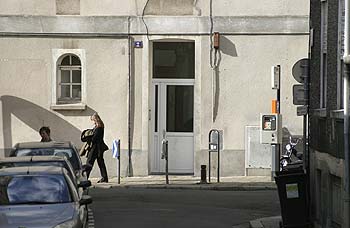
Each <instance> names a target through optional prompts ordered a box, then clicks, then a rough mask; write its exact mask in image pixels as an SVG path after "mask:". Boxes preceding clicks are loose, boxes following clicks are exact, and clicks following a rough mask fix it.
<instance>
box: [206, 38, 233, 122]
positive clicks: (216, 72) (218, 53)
mask: <svg viewBox="0 0 350 228" xmlns="http://www.w3.org/2000/svg"><path fill="white" fill-rule="evenodd" d="M222 53H224V54H226V55H229V56H231V57H237V50H236V46H235V44H234V43H232V41H231V40H229V39H227V38H226V37H225V36H223V35H222V36H220V48H219V49H215V50H213V49H211V50H210V58H211V60H210V63H211V67H212V69H213V77H214V78H213V85H212V86H213V90H214V97H213V102H214V103H213V122H215V121H216V117H217V115H218V110H219V101H220V99H219V98H220V63H221V60H222Z"/></svg>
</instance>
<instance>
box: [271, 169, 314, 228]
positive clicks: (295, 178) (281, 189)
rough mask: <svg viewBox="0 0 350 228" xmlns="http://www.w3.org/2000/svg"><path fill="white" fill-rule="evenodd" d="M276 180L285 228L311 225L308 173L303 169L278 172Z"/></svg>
mask: <svg viewBox="0 0 350 228" xmlns="http://www.w3.org/2000/svg"><path fill="white" fill-rule="evenodd" d="M275 181H276V184H277V189H278V196H279V199H280V205H281V215H282V223H281V224H280V226H281V227H284V228H299V227H309V225H310V222H309V209H308V196H307V189H306V174H305V173H304V171H303V170H289V171H280V172H276V176H275Z"/></svg>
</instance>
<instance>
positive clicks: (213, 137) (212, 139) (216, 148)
mask: <svg viewBox="0 0 350 228" xmlns="http://www.w3.org/2000/svg"><path fill="white" fill-rule="evenodd" d="M220 139H221V137H220V131H219V130H216V129H212V130H210V132H209V182H210V177H211V175H210V169H211V153H212V152H214V153H217V156H218V164H217V172H218V173H217V181H218V182H220Z"/></svg>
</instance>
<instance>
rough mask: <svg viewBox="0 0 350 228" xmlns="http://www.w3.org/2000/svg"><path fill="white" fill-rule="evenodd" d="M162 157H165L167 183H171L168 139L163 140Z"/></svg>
mask: <svg viewBox="0 0 350 228" xmlns="http://www.w3.org/2000/svg"><path fill="white" fill-rule="evenodd" d="M161 158H162V159H165V183H166V184H169V164H168V140H166V139H163V140H162V153H161Z"/></svg>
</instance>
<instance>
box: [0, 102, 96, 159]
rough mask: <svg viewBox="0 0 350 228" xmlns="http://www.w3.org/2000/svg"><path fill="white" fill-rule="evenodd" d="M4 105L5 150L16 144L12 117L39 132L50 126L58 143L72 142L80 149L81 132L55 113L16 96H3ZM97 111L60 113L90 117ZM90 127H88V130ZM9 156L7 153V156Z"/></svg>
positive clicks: (36, 139)
mask: <svg viewBox="0 0 350 228" xmlns="http://www.w3.org/2000/svg"><path fill="white" fill-rule="evenodd" d="M0 101H1V103H2V121H3V123H2V124H3V129H2V131H3V135H4V148H5V152H6V149H9V148H11V147H12V146H13V145H14V144H15V143H17V142H13V141H12V134H13V133H12V126H11V115H14V116H16V117H17V118H18V119H19V120H21V121H22V122H23V123H24V124H26V125H27V126H28V127H30V128H32V129H33V130H35V131H37V132H38V131H39V129H40V127H42V126H49V127H50V129H51V136H52V138H53V140H56V141H72V142H73V143H74V144H75V145H76V146H77V147H80V146H81V144H82V142H81V141H80V134H81V130H80V129H78V128H77V127H75V126H74V125H72V124H71V123H69V122H68V121H66V120H64V119H62V118H61V117H59V116H58V115H56V114H55V113H53V112H51V111H49V110H46V109H44V108H42V107H40V106H38V105H36V104H34V103H32V102H30V101H27V100H24V99H22V98H18V97H14V96H7V95H6V96H1V97H0ZM94 112H95V111H94V110H93V109H91V108H87V109H86V110H85V111H63V112H60V113H61V114H62V115H64V116H86V117H88V116H90V115H92V114H93V113H94ZM88 127H89V126H87V128H88ZM39 140H40V136H39V133H38V136H37V137H35V138H33V141H39ZM7 155H8V154H7V153H6V154H5V156H7Z"/></svg>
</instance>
